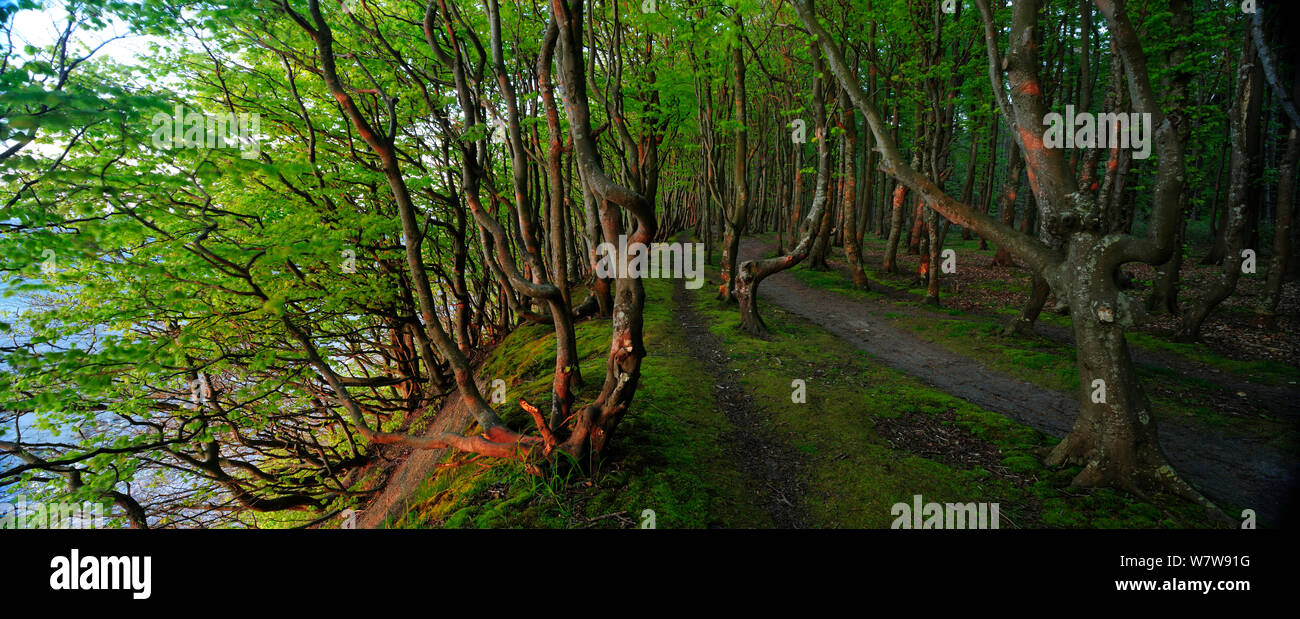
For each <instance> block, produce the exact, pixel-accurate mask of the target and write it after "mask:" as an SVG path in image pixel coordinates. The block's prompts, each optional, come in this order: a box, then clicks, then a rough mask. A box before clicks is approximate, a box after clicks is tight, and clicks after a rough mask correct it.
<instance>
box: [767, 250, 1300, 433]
mask: <svg viewBox="0 0 1300 619" xmlns="http://www.w3.org/2000/svg"><path fill="white" fill-rule="evenodd" d="M772 249H773V247H771V246H764V247H763V251H771V250H772ZM826 262H827V264H829V265H830V266H831V267H833V268H835V269H837V270H839V271H840V272H841V273H842V274H844V277H845V278H846V279H849V278H851V277H852V275H851V274H850V272H849V269H848V266H847V265H845V264H844V263H843V262H841V261H839V260H836V259H833V258H832V259H827V261H826ZM873 290H874V291H876V292H879V293H881V294H883V295H884V296H886V297H887V298H889V299H892V300H894V301H901V302H904V303H915V302H917V301H919V300H920V299H921V297H919V296H917V295H914V294H912V293H910V292H906V291H903V290H899V289H897V288H894V287H891V286H881V285H876V286H874V287H873ZM890 311H892V312H897V313H901V314H906V315H908V316H913V317H916V316H921V317H933V314H932V313H930V312H927V311H926V310H923V309H920V308H917V307H913V306H894V307H892V308H891V309H890ZM944 320H964V321H967V322H984V321H988V320H992V321H994V322H996V323H998V324H1006V322H1007V320H1008V317H1007V316H1003V315H995V314H989V313H984V312H978V311H965V312H963V313H962V315H960V316H944ZM1034 333H1035V334H1037V335H1041V336H1043V337H1046V338H1048V339H1051V340H1054V341H1057V342H1062V343H1065V344H1069V345H1071V346H1073V345H1074V334H1073V333H1072V332H1071V331H1070V330H1069V329H1067V328H1065V327H1062V326H1060V325H1055V324H1049V323H1045V322H1043V321H1041V320H1040V321H1037V322H1035V323H1034ZM1129 353H1130V354H1131V355H1132V356H1133V363H1135V364H1137V365H1139V366H1144V367H1154V368H1168V369H1172V370H1175V371H1177V372H1178V373H1179V374H1182V375H1183V376H1188V377H1191V378H1196V379H1199V380H1202V381H1205V382H1207V383H1210V384H1211V385H1214V386H1216V387H1218V388H1219V389H1221V390H1223V391H1224V392H1225V394H1224V395H1225V396H1227V397H1230V398H1233V397H1240V400H1239V401H1231V402H1220V404H1228V405H1229V406H1230V407H1231V408H1232V409H1233V410H1234V411H1237V412H1240V411H1246V412H1248V413H1250V414H1255V415H1259V414H1265V415H1269V416H1272V417H1276V418H1281V419H1288V420H1292V421H1300V406H1296V402H1300V387H1296V386H1295V385H1265V384H1260V383H1253V382H1250V381H1248V380H1244V379H1242V378H1241V377H1239V376H1237V375H1235V374H1232V373H1231V372H1224V371H1222V370H1220V369H1218V368H1215V367H1213V366H1211V365H1209V364H1208V363H1201V362H1199V361H1195V360H1192V359H1187V358H1184V357H1180V356H1178V355H1175V354H1172V353H1167V352H1164V351H1160V350H1149V349H1145V348H1140V347H1137V346H1130V347H1129ZM1238 393H1244V394H1245V396H1237V395H1236V394H1238Z"/></svg>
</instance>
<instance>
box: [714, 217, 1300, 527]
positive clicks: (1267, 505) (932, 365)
mask: <svg viewBox="0 0 1300 619" xmlns="http://www.w3.org/2000/svg"><path fill="white" fill-rule="evenodd" d="M774 249H775V245H774V244H772V243H766V242H763V241H761V240H756V239H743V240H742V242H741V247H740V256H739V259H740V260H752V259H756V258H762V257H764V256H766V255H770V253H771V252H772V251H773V250H774ZM758 294H759V306H760V311H761V309H762V305H763V304H764V303H771V304H775V305H777V306H779V307H781V308H782V309H784V310H786V311H788V312H792V313H794V314H798V315H800V316H803V317H804V318H806V319H808V320H811V321H812V322H814V323H816V324H817V325H818V326H820V327H822V328H824V329H826V330H827V331H830V332H831V333H833V334H835V335H836V336H838V337H839V338H840V339H842V340H844V341H845V342H848V343H849V344H852V345H853V346H854V347H856V348H858V349H859V350H862V351H864V352H867V353H869V354H871V355H872V356H873V357H875V358H876V359H878V360H879V361H880V362H881V363H883V364H884V365H886V366H889V367H892V368H894V369H896V370H899V371H902V372H903V373H905V374H908V375H909V376H912V377H914V378H917V379H918V380H920V381H922V382H924V383H925V384H927V385H929V386H931V387H934V388H936V389H938V390H940V391H943V392H945V393H948V394H949V395H952V396H954V397H958V398H961V399H963V400H966V401H967V402H970V403H972V404H975V405H977V406H980V407H982V408H984V409H986V410H989V411H994V412H997V413H1000V414H1003V415H1006V416H1007V417H1010V418H1012V419H1014V420H1016V421H1018V422H1020V423H1023V424H1026V425H1028V426H1031V427H1033V428H1037V429H1038V430H1041V431H1043V432H1045V433H1047V434H1050V435H1052V436H1055V437H1062V436H1065V434H1066V433H1067V432H1068V431H1069V429H1070V427H1071V425H1072V424H1073V422H1074V419H1075V417H1076V416H1077V415H1078V412H1079V405H1078V403H1077V402H1076V401H1075V398H1074V397H1073V396H1071V395H1068V394H1065V393H1061V392H1057V391H1053V390H1050V389H1045V388H1043V387H1039V386H1038V385H1034V384H1032V383H1028V382H1025V381H1022V380H1018V379H1016V378H1013V377H1012V376H1009V375H1007V374H1004V373H1002V372H999V371H997V370H994V369H991V368H989V367H987V366H985V365H983V364H982V363H980V362H979V361H977V360H975V359H972V358H969V357H966V356H962V355H957V354H955V353H953V352H951V351H948V350H946V349H943V348H941V347H939V346H938V345H935V344H931V343H929V342H926V341H924V340H922V339H920V338H918V337H916V336H914V335H912V334H911V333H909V332H907V331H904V330H903V329H900V328H898V327H895V326H894V325H892V324H891V323H890V321H889V320H888V319H887V318H885V316H884V314H885V313H886V312H887V311H889V312H894V311H898V308H897V307H896V306H894V305H893V304H891V303H888V302H886V301H881V300H874V299H859V298H850V297H847V296H845V295H841V294H839V293H836V292H833V291H829V290H815V289H813V288H810V287H809V286H807V285H806V284H804V283H803V282H801V281H799V280H798V278H796V277H795V276H794V275H792V274H791V273H790V272H789V271H783V272H781V273H778V274H776V275H774V276H772V277H769V278H767V279H765V280H763V283H762V285H761V287H760V289H759V293H758ZM1159 436H1160V445H1161V447H1162V448H1163V449H1164V452H1165V455H1166V456H1167V457H1168V458H1169V461H1170V463H1171V464H1172V465H1173V466H1174V467H1175V468H1176V469H1177V470H1178V471H1179V472H1180V473H1181V474H1182V475H1184V476H1185V478H1186V479H1187V480H1188V481H1190V482H1191V483H1192V484H1194V485H1196V487H1197V488H1199V489H1200V490H1201V491H1202V492H1204V493H1206V494H1207V495H1208V496H1209V497H1210V498H1211V499H1214V500H1217V501H1229V502H1231V503H1233V504H1236V505H1239V506H1241V507H1243V508H1249V509H1253V510H1255V512H1256V513H1257V514H1258V515H1259V518H1260V519H1261V520H1264V521H1265V522H1267V523H1268V524H1270V525H1273V526H1285V525H1286V524H1288V523H1289V522H1290V521H1291V520H1294V517H1295V516H1294V514H1295V513H1296V509H1295V508H1296V504H1295V498H1294V496H1293V494H1294V493H1293V490H1294V488H1295V486H1296V480H1297V474H1298V473H1300V461H1298V460H1297V458H1296V457H1294V456H1292V455H1290V454H1287V453H1285V452H1283V451H1281V450H1279V449H1277V448H1274V447H1272V446H1270V445H1268V444H1266V441H1267V440H1268V439H1269V438H1270V437H1266V436H1260V437H1239V436H1229V435H1227V434H1225V433H1224V432H1222V431H1216V430H1208V429H1205V428H1200V427H1193V426H1191V425H1188V424H1186V423H1180V422H1179V421H1178V420H1176V419H1162V420H1161V421H1160V426H1159ZM1230 515H1233V516H1235V515H1236V514H1230Z"/></svg>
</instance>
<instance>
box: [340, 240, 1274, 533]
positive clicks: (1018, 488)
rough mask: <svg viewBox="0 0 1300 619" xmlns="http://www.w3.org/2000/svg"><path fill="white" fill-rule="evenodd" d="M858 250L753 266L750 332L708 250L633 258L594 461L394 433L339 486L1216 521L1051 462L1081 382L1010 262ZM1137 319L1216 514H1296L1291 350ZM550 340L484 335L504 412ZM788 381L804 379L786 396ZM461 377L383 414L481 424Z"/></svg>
mask: <svg viewBox="0 0 1300 619" xmlns="http://www.w3.org/2000/svg"><path fill="white" fill-rule="evenodd" d="M772 241H773V239H772V238H771V237H767V238H759V239H753V240H746V241H745V242H744V244H743V246H742V248H743V249H742V257H745V258H749V257H755V256H759V255H764V254H765V253H769V252H770V251H771V250H772V249H773V245H774V243H773V242H772ZM953 245H954V246H956V247H957V248H958V250H959V252H960V253H959V255H960V256H961V258H959V262H961V263H962V264H965V265H966V266H973V265H974V264H975V263H978V264H981V265H982V264H983V263H984V262H986V257H987V256H974V257H972V255H971V254H970V252H972V251H975V250H974V249H973V247H974V244H973V242H967V245H963V244H962V243H960V242H959V243H954V244H953ZM878 250H879V244H876V246H873V247H870V248H869V253H870V252H872V251H878ZM989 255H991V254H989ZM714 258H715V260H714V261H713V264H714V265H716V264H717V261H716V255H715V257H714ZM902 258H903V262H904V264H903V265H902V266H903V267H904V268H905V269H910V268H912V267H913V266H914V260H915V257H913V256H902ZM869 259H870V260H872V261H873V263H874V264H878V255H876V256H871V257H870V258H869ZM908 261H912V264H909V263H908ZM832 265H833V266H834V264H833V263H832ZM970 270H971V271H977V270H976V269H970ZM868 271H869V275H870V276H871V277H872V278H873V281H872V287H873V290H875V292H863V291H860V290H855V289H853V288H852V286H851V280H849V278H848V277H847V275H846V274H845V273H844V272H843V271H841V270H835V269H832V270H827V271H818V270H813V269H811V268H809V267H808V266H807V265H806V264H805V265H800V266H798V267H796V268H795V269H792V270H790V271H787V272H784V273H782V274H779V275H777V276H775V277H772V278H769V279H768V280H766V281H764V282H763V284H762V287H761V288H760V290H759V299H760V311H761V313H762V316H763V318H764V320H765V322H766V324H767V326H768V329H769V333H768V334H767V335H765V336H763V337H754V336H750V335H747V334H745V333H744V332H742V331H741V330H740V317H739V312H738V310H737V306H736V304H735V303H731V302H724V301H720V300H718V299H716V298H715V295H716V283H717V282H718V280H719V278H718V273H717V269H716V268H715V266H710V267H709V268H708V269H706V276H707V278H708V280H709V281H710V282H711V284H712V285H711V286H705V287H703V288H700V289H687V288H686V287H685V286H684V285H683V284H682V282H681V281H669V280H663V279H647V280H643V281H644V283H645V290H646V305H645V317H644V318H645V324H644V337H645V347H646V352H647V356H646V357H645V359H644V360H643V364H642V368H641V371H642V375H641V379H640V381H639V384H638V389H637V393H636V398H635V400H634V403H633V406H632V410H631V411H630V412H629V414H628V415H627V417H626V418H625V419H624V421H623V422H622V423H621V424H620V425H619V428H618V432H617V435H616V437H615V440H614V441H613V443H612V444H611V448H610V450H609V451H608V452H607V453H606V454H604V457H603V459H602V461H601V462H599V463H598V464H596V463H591V462H585V463H564V462H560V463H556V464H553V465H551V466H548V467H546V469H545V473H544V474H543V475H540V476H539V475H534V474H530V473H528V472H526V470H525V469H524V467H523V466H522V465H520V464H519V463H516V462H508V461H495V460H491V459H483V458H476V457H474V456H472V455H469V454H464V453H455V452H448V451H441V450H439V451H434V452H421V453H411V452H409V450H391V449H388V448H385V450H386V451H384V453H383V454H382V455H383V457H381V458H379V459H378V461H377V464H376V465H375V466H373V467H372V468H371V469H370V470H369V471H367V473H366V474H363V475H361V476H359V477H358V478H357V479H356V480H355V484H354V486H353V487H354V488H355V489H368V490H372V491H373V493H372V494H371V495H370V497H369V500H356V501H354V502H352V503H351V504H347V505H343V504H340V505H337V506H335V507H338V508H340V509H341V508H343V507H353V508H357V509H361V510H362V515H361V519H360V521H359V523H358V524H359V525H360V526H363V527H371V526H373V527H391V528H432V527H447V528H458V527H527V528H534V527H540V528H634V527H638V526H640V527H645V526H649V523H650V522H651V521H653V522H654V523H655V524H654V526H657V527H658V528H772V527H810V528H840V527H846V528H888V527H890V526H891V525H892V524H894V523H895V520H896V519H895V517H894V513H893V510H894V506H896V505H897V504H898V503H907V504H910V503H912V502H913V499H914V497H915V496H916V495H921V496H922V497H923V500H924V501H927V502H928V501H938V502H945V501H957V502H967V501H977V502H988V503H997V504H999V505H1000V506H1001V509H1000V514H1001V528H1192V527H1196V528H1199V527H1221V526H1223V525H1222V524H1221V523H1218V522H1216V521H1214V520H1213V519H1212V518H1210V517H1209V516H1208V515H1207V514H1206V513H1205V512H1204V510H1202V509H1201V508H1200V507H1198V506H1196V505H1195V504H1192V503H1190V502H1188V501H1185V500H1182V499H1178V498H1175V497H1170V496H1164V495H1157V496H1153V497H1147V498H1139V497H1135V496H1132V495H1129V494H1127V493H1124V492H1120V491H1117V490H1113V489H1109V488H1093V489H1084V488H1076V487H1074V486H1072V485H1071V484H1070V482H1071V480H1072V479H1073V477H1074V475H1075V474H1077V473H1078V471H1079V468H1078V467H1066V468H1063V469H1051V468H1048V467H1046V466H1044V465H1043V464H1042V460H1041V458H1040V457H1039V456H1038V455H1037V454H1038V453H1040V452H1041V450H1042V449H1043V448H1045V447H1050V446H1051V445H1053V444H1055V443H1056V441H1057V440H1058V439H1057V438H1054V437H1059V436H1061V435H1063V434H1064V433H1065V432H1066V431H1067V430H1068V428H1069V426H1070V423H1071V422H1072V421H1073V418H1074V415H1075V413H1076V412H1077V404H1075V401H1074V398H1073V397H1071V396H1070V395H1067V394H1070V393H1077V392H1078V387H1079V386H1078V379H1077V373H1076V372H1075V369H1074V356H1073V347H1072V345H1071V344H1070V342H1069V341H1068V340H1069V330H1068V325H1069V317H1068V316H1059V315H1056V314H1045V315H1044V317H1043V319H1042V321H1041V323H1040V325H1039V328H1038V330H1037V331H1036V332H1035V333H1032V334H1028V335H1025V336H1018V337H1014V338H1004V337H1000V336H999V335H998V331H999V330H1000V327H1001V325H1002V323H1004V322H1005V320H1006V318H1007V314H1014V313H1015V311H1016V310H1017V309H1018V306H1019V305H1018V304H1019V303H1022V302H1023V300H1024V298H1025V294H1026V292H1025V289H1026V287H1027V284H1028V276H1027V274H1026V273H1024V272H1023V270H1020V269H1012V270H1009V271H1006V272H992V271H990V272H988V273H983V274H980V273H978V272H976V273H975V276H976V279H973V280H959V281H948V280H945V286H949V285H953V284H955V285H957V286H958V287H959V290H960V293H959V294H949V292H950V290H949V289H948V288H945V291H949V292H945V293H944V295H945V296H944V299H943V303H944V305H945V307H941V308H934V307H931V306H927V305H924V304H923V303H921V297H920V296H918V292H919V290H920V289H919V287H918V284H917V283H915V282H911V281H909V279H910V278H911V277H912V276H911V275H901V276H892V275H889V274H882V273H879V272H875V271H874V270H871V269H869V270H868ZM963 275H964V276H969V275H971V274H970V273H966V272H963ZM999 277H1001V280H999V279H998V278H999ZM979 278H983V280H980V279H979ZM954 279H955V278H954ZM967 293H969V294H967ZM574 294H575V298H581V296H582V294H583V293H582V292H581V291H577V290H575V293H574ZM958 306H960V307H958ZM787 308H788V309H787ZM1288 320H1289V318H1288ZM609 329H610V325H609V321H608V320H607V319H599V318H595V319H588V320H584V321H581V322H579V323H578V324H577V325H576V326H575V334H576V338H577V343H578V349H579V355H580V359H581V361H580V363H579V368H580V372H581V374H582V377H583V378H584V384H583V385H582V386H580V387H578V388H577V389H576V390H575V393H576V397H577V403H578V404H583V403H586V402H589V401H590V399H591V398H592V397H594V396H595V394H596V393H597V392H598V390H599V389H600V386H601V381H602V379H603V375H604V370H605V367H604V366H605V355H606V354H607V352H608V346H609V334H610V331H609ZM1133 335H1134V336H1133V337H1132V338H1131V341H1132V342H1133V343H1134V346H1133V348H1134V350H1135V352H1136V355H1135V356H1137V358H1138V360H1139V368H1138V372H1139V375H1140V378H1141V379H1142V380H1143V383H1144V386H1145V387H1146V388H1147V392H1148V394H1150V396H1151V399H1152V401H1153V410H1154V415H1155V417H1156V419H1157V421H1158V422H1159V423H1160V424H1161V425H1160V436H1161V439H1162V443H1163V444H1164V446H1165V449H1166V451H1167V452H1168V454H1169V456H1170V459H1171V461H1172V462H1173V464H1174V465H1175V466H1176V467H1177V468H1178V470H1179V471H1181V472H1182V473H1183V474H1184V475H1186V477H1187V478H1189V480H1190V481H1192V482H1193V483H1195V484H1197V485H1198V486H1199V487H1201V488H1202V489H1203V490H1205V491H1206V492H1207V493H1208V494H1209V495H1210V496H1211V497H1212V498H1214V499H1216V500H1218V501H1220V505H1221V506H1222V507H1223V508H1224V509H1225V511H1227V512H1228V513H1229V514H1232V515H1236V513H1239V510H1241V509H1243V508H1251V509H1254V510H1256V512H1257V513H1258V514H1259V522H1260V525H1261V526H1277V525H1278V524H1279V523H1280V521H1281V514H1283V513H1288V514H1290V513H1294V509H1293V507H1292V506H1287V505H1284V504H1283V497H1288V496H1290V493H1288V492H1286V490H1285V489H1284V488H1283V487H1284V486H1286V485H1287V484H1289V483H1291V480H1293V479H1294V473H1295V468H1296V466H1295V465H1296V458H1297V454H1298V453H1300V450H1298V449H1296V448H1295V447H1294V445H1295V435H1296V432H1295V430H1294V426H1295V423H1294V422H1295V417H1294V415H1295V413H1294V411H1293V410H1292V408H1293V407H1290V406H1288V405H1287V403H1288V402H1294V401H1297V400H1296V396H1297V395H1300V394H1297V393H1296V392H1295V387H1294V381H1296V380H1297V379H1300V371H1297V370H1296V369H1295V368H1294V367H1293V366H1290V365H1288V364H1286V363H1283V362H1281V361H1275V360H1250V359H1248V358H1247V359H1243V358H1234V357H1233V356H1232V355H1228V354H1224V352H1223V351H1221V350H1216V349H1213V348H1209V347H1206V346H1203V345H1197V346H1181V347H1174V346H1169V345H1165V344H1164V343H1163V342H1162V340H1161V339H1160V338H1159V337H1156V336H1149V335H1148V334H1146V333H1143V332H1135V333H1134V334H1133ZM1261 341H1262V340H1261ZM554 350H555V343H554V336H553V331H552V329H551V327H550V326H548V325H528V324H525V325H521V326H519V327H517V328H516V329H515V330H514V331H513V332H512V333H510V335H508V336H507V337H506V338H505V339H504V340H503V341H502V342H500V343H498V344H497V345H496V346H495V347H494V348H493V349H492V350H490V351H484V360H483V361H482V362H481V363H480V364H478V367H477V368H476V376H477V377H478V378H479V380H480V381H481V382H482V383H483V384H485V385H486V384H490V383H491V382H492V380H494V379H501V380H504V381H505V383H506V385H507V397H506V401H505V403H503V404H500V405H498V406H497V409H498V411H499V412H500V413H501V415H502V417H503V419H504V420H505V421H506V423H508V424H509V425H510V426H511V427H515V428H520V429H527V428H531V427H532V421H531V420H530V419H529V417H528V415H527V414H526V413H525V412H524V411H523V410H522V408H521V407H520V406H519V405H518V402H519V400H520V399H521V398H523V399H527V400H528V401H530V402H533V403H538V404H540V403H543V402H546V401H547V398H548V397H549V392H550V381H551V376H552V372H553V363H554ZM797 385H801V386H797ZM801 389H802V391H803V392H804V396H805V397H804V398H803V399H800V398H797V397H794V394H795V393H796V392H798V391H800V390H801ZM455 400H456V398H455V397H454V394H453V396H451V397H450V402H449V403H447V404H444V406H443V407H442V409H441V411H440V412H439V413H438V414H437V415H431V414H428V413H426V414H424V415H422V416H421V417H420V418H418V419H413V420H410V421H409V422H407V421H405V420H402V421H400V422H399V421H396V420H395V422H394V423H398V424H400V425H402V426H404V427H408V428H409V429H410V431H412V432H417V433H418V432H424V431H426V429H430V430H431V429H433V428H435V427H436V428H448V429H451V428H456V427H463V429H464V430H466V431H471V432H472V431H473V430H474V428H473V424H472V422H470V421H469V420H468V417H467V416H465V415H463V414H462V413H460V412H458V407H457V406H456V403H455ZM579 464H580V465H581V466H578V465H579ZM323 526H337V523H336V522H333V521H331V522H329V523H326V524H325V525H323Z"/></svg>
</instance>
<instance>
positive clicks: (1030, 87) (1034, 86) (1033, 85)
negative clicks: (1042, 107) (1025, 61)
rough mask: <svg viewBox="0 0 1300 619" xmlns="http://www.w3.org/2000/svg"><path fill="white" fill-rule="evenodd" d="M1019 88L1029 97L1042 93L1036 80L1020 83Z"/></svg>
mask: <svg viewBox="0 0 1300 619" xmlns="http://www.w3.org/2000/svg"><path fill="white" fill-rule="evenodd" d="M1019 90H1020V92H1022V93H1024V94H1027V95H1029V96H1031V97H1037V96H1039V95H1041V94H1043V89H1042V88H1041V87H1039V85H1038V82H1036V81H1034V80H1029V81H1028V82H1025V83H1023V84H1021V85H1020V88H1019Z"/></svg>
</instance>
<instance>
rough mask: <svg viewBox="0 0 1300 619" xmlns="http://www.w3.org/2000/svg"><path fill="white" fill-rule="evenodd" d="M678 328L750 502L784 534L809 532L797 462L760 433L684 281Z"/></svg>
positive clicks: (759, 418)
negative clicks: (709, 381)
mask: <svg viewBox="0 0 1300 619" xmlns="http://www.w3.org/2000/svg"><path fill="white" fill-rule="evenodd" d="M673 304H674V306H675V308H676V310H677V319H678V324H679V325H680V326H681V328H682V331H683V332H684V334H685V338H684V339H685V340H686V344H687V346H688V348H689V349H690V354H691V356H692V357H694V358H695V359H696V360H697V361H699V362H700V363H701V364H703V365H704V366H705V367H706V368H708V371H709V374H710V375H712V377H713V379H714V388H713V401H714V406H715V407H716V408H717V410H718V411H720V412H722V414H723V415H724V416H725V417H726V418H727V421H729V422H731V425H732V426H734V427H735V429H734V430H732V431H730V432H728V433H727V434H726V435H724V436H722V437H721V438H722V442H723V444H724V445H725V446H726V447H725V449H726V452H727V455H728V456H729V457H730V458H731V460H732V462H734V463H735V465H736V467H737V468H738V469H739V470H740V471H741V472H742V473H744V474H745V475H746V476H747V477H749V478H750V479H751V480H752V481H753V482H754V486H753V488H754V497H753V498H754V500H755V501H756V502H757V504H758V505H759V506H760V507H762V508H763V509H764V510H765V511H767V513H768V515H769V516H770V517H771V518H772V524H773V525H775V526H776V527H777V528H782V529H797V528H807V527H808V526H809V524H808V519H807V516H806V514H805V511H804V509H803V506H802V498H803V496H804V494H805V492H806V488H805V485H804V483H803V481H802V477H803V476H802V475H801V474H800V472H799V457H798V454H797V452H795V450H794V449H793V448H791V447H790V446H789V445H786V444H782V443H780V442H777V441H774V440H772V438H771V436H772V434H771V433H770V432H767V431H766V430H764V428H763V421H764V420H765V416H764V413H763V411H762V409H760V408H759V407H757V406H755V405H754V402H753V400H752V399H751V398H750V395H749V393H748V392H746V391H745V390H744V388H743V387H741V386H740V384H739V383H737V382H736V379H735V378H733V377H732V375H731V372H732V371H731V370H729V369H728V367H727V365H728V358H727V354H726V352H725V351H724V349H723V347H722V342H720V341H718V338H717V337H716V336H714V335H713V334H712V333H710V332H709V329H708V327H706V326H704V319H703V317H701V316H700V314H699V312H697V311H695V308H694V307H692V306H691V304H690V301H689V300H688V299H687V296H686V285H685V281H684V280H682V279H680V278H678V279H677V281H676V285H675V287H674V289H673Z"/></svg>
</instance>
